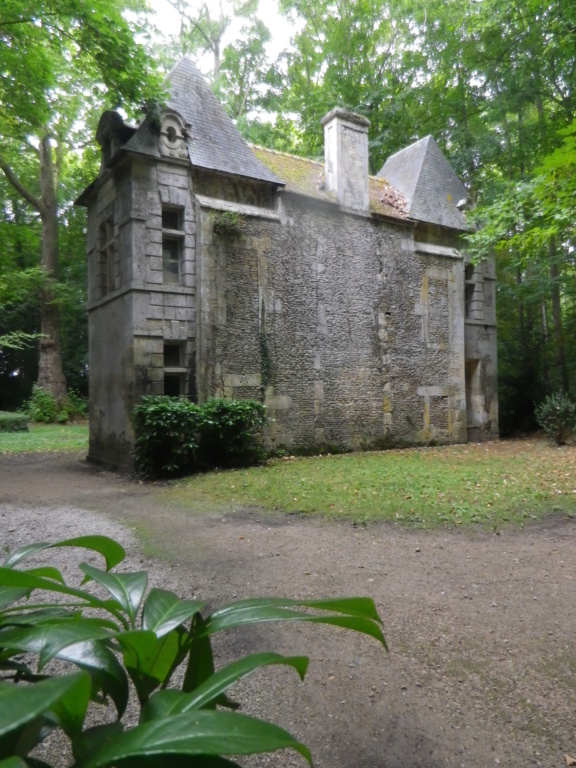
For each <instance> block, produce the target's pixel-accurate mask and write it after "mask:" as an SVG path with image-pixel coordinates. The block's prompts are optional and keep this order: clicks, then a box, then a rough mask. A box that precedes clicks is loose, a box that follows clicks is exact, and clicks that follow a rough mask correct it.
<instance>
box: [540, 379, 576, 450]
mask: <svg viewBox="0 0 576 768" xmlns="http://www.w3.org/2000/svg"><path fill="white" fill-rule="evenodd" d="M534 414H535V416H536V421H537V422H538V424H539V425H540V426H541V427H542V429H543V430H544V433H545V434H546V436H547V437H548V438H550V440H553V441H554V442H555V443H556V444H557V445H565V444H566V443H567V442H568V441H569V440H571V439H572V438H573V437H574V433H575V431H576V403H574V402H572V400H571V399H570V398H569V397H568V395H564V394H561V393H560V392H557V393H556V394H553V395H549V396H548V397H547V398H546V399H545V400H544V401H543V402H542V403H540V405H537V406H536V408H535V410H534Z"/></svg>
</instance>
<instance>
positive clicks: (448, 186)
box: [378, 136, 468, 230]
mask: <svg viewBox="0 0 576 768" xmlns="http://www.w3.org/2000/svg"><path fill="white" fill-rule="evenodd" d="M378 176H380V177H381V178H384V179H386V180H387V181H388V182H389V183H390V184H391V185H392V186H393V187H395V188H396V189H397V190H398V191H399V192H401V193H402V195H403V196H404V199H405V200H406V205H407V209H408V215H409V216H410V218H411V219H416V220H417V221H423V222H428V223H431V224H440V225H441V226H444V227H450V228H452V229H461V230H467V229H468V225H467V223H466V217H465V216H464V214H463V213H462V211H460V210H459V209H458V208H457V207H456V204H457V203H459V202H460V201H463V200H465V199H467V197H468V192H467V190H466V187H465V186H464V184H463V183H462V182H461V181H460V179H459V178H458V176H457V175H456V173H455V172H454V169H453V168H452V166H451V165H450V163H449V162H448V161H447V160H446V158H445V157H444V154H443V153H442V150H441V149H440V147H439V146H438V144H437V143H436V142H435V141H434V139H433V138H432V136H426V137H425V138H424V139H420V141H416V142H415V143H414V144H411V145H410V146H409V147H406V149H402V150H400V152H396V154H395V155H392V156H391V157H389V158H388V160H386V162H385V163H384V165H383V166H382V168H381V169H380V171H379V172H378Z"/></svg>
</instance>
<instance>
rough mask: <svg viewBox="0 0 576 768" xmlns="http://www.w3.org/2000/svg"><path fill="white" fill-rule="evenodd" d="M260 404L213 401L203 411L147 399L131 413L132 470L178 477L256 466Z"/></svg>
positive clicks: (181, 401) (174, 400) (179, 401)
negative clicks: (132, 435) (133, 438)
mask: <svg viewBox="0 0 576 768" xmlns="http://www.w3.org/2000/svg"><path fill="white" fill-rule="evenodd" d="M265 422H266V416H265V409H264V406H263V405H262V403H258V402H256V401H255V400H226V399H219V398H214V399H212V400H208V401H207V402H205V403H203V404H202V405H196V404H195V403H191V402H189V401H188V400H186V399H185V398H182V397H168V396H167V395H149V396H146V397H143V398H142V402H141V403H140V405H138V406H136V408H135V409H134V432H135V437H136V440H135V451H134V463H135V467H136V470H137V471H138V472H140V473H141V474H143V475H146V476H148V477H177V476H179V475H186V474H192V473H193V472H198V471H200V470H203V469H209V468H210V467H232V466H243V465H248V464H254V463H257V462H258V461H260V460H261V459H262V458H263V457H264V455H265V452H264V449H263V448H262V445H261V439H260V437H261V430H262V427H263V426H264V424H265Z"/></svg>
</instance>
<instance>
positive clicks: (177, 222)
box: [162, 208, 182, 229]
mask: <svg viewBox="0 0 576 768" xmlns="http://www.w3.org/2000/svg"><path fill="white" fill-rule="evenodd" d="M181 213H182V212H181V210H179V209H178V208H162V229H182V223H181Z"/></svg>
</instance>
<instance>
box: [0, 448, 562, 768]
mask: <svg viewBox="0 0 576 768" xmlns="http://www.w3.org/2000/svg"><path fill="white" fill-rule="evenodd" d="M80 533H103V534H108V535H110V536H113V537H114V538H116V539H118V540H119V541H120V542H121V543H122V544H123V545H124V546H125V547H126V549H127V551H128V553H129V557H128V559H127V561H126V564H127V566H128V567H129V568H130V569H142V568H143V567H145V568H147V569H149V571H150V577H151V582H152V584H153V585H157V586H160V585H163V586H166V587H168V588H170V589H173V590H174V591H176V592H177V593H178V594H180V595H181V596H183V597H190V596H193V595H194V596H196V597H199V598H202V599H204V600H206V601H207V602H208V603H209V604H210V605H211V606H216V605H218V604H221V603H223V602H226V601H229V600H231V599H234V598H243V597H249V596H255V595H288V596H293V597H312V596H314V597H329V596H334V595H371V596H372V597H373V598H374V600H375V602H376V605H377V607H378V610H379V611H380V613H381V615H382V617H383V619H384V631H385V635H386V638H387V640H388V644H389V647H390V651H389V653H388V654H386V653H385V652H384V651H383V650H382V649H381V648H380V647H379V646H378V644H377V643H376V642H375V641H370V640H369V639H367V638H364V637H360V636H357V635H355V634H353V633H346V632H344V631H341V630H329V629H327V628H319V627H314V626H299V625H297V624H293V625H289V626H284V627H278V626H272V625H266V626H259V627H257V628H253V629H250V630H246V631H243V632H235V633H231V634H230V635H228V636H226V637H225V638H222V639H221V640H220V641H219V642H218V645H217V653H218V658H217V661H218V663H222V662H224V661H226V660H227V659H229V658H232V657H234V656H235V655H238V654H242V653H247V652H253V651H255V650H275V651H279V652H282V653H288V654H300V653H306V654H307V655H309V656H310V659H311V664H310V669H309V673H308V676H307V678H306V681H305V682H304V683H303V684H301V683H299V682H298V679H297V676H296V675H295V673H293V672H292V673H291V672H290V671H289V670H274V669H268V670H266V671H265V672H263V673H262V674H258V675H255V676H254V677H252V678H250V679H249V680H248V681H245V682H243V683H242V684H241V686H238V687H237V688H236V689H235V691H234V694H235V697H236V698H237V699H238V700H240V701H242V702H243V711H245V712H247V713H253V714H258V715H261V716H264V717H266V718H267V719H270V720H274V721H276V722H278V723H279V724H281V725H283V726H284V727H286V728H288V730H290V731H292V732H293V733H294V735H295V736H297V737H299V738H300V739H301V740H302V741H304V742H305V743H306V744H308V745H309V746H310V748H311V749H312V753H313V755H314V758H315V765H316V766H317V768H407V767H409V766H414V767H416V768H418V767H421V768H440V766H449V767H450V768H461V767H462V766H465V768H487V766H494V765H502V766H521V765H535V766H545V767H546V768H555V767H558V768H560V766H563V765H566V760H565V758H564V755H572V756H576V648H575V638H576V631H575V630H576V611H575V607H576V568H575V548H574V544H575V541H576V523H575V522H574V521H573V520H572V521H569V520H562V519H556V520H555V521H552V522H550V523H548V524H546V525H538V526H534V527H530V528H526V529H524V530H521V531H514V532H506V531H504V532H502V534H501V535H492V534H486V533H462V532H460V531H456V532H453V531H444V532H435V533H422V532H414V531H406V530H404V529H402V528H400V527H397V526H394V525H390V524H381V525H370V526H368V527H366V528H364V527H353V526H351V525H346V524H341V523H325V522H320V521H311V520H304V519H301V518H297V517H296V518H295V517H291V516H284V515H274V516H266V517H264V516H263V515H262V513H261V512H259V511H258V510H250V509H245V508H244V509H236V510H228V511H227V512H226V513H223V512H222V510H202V512H201V513H199V512H198V513H195V514H194V513H190V512H189V511H186V510H184V509H183V508H182V507H179V506H177V505H175V503H174V502H171V501H170V500H169V494H167V492H166V489H163V488H162V487H159V486H154V485H147V484H142V483H138V482H133V481H130V480H128V479H126V478H123V477H121V476H119V475H116V474H114V473H110V472H105V471H102V470H99V469H98V468H96V467H93V466H91V465H90V464H87V463H86V462H85V461H83V460H82V457H81V456H78V455H72V454H63V455H55V454H53V455H48V456H47V455H37V456H34V455H27V456H0V542H1V543H2V545H4V546H5V545H9V546H10V547H16V546H19V545H21V544H23V543H28V542H30V541H41V540H56V539H58V538H63V537H68V536H72V535H78V534H80ZM68 557H71V555H70V556H68ZM51 558H52V555H51ZM52 562H53V560H52ZM56 564H59V565H60V566H61V567H66V568H67V569H68V570H67V573H69V572H70V570H71V569H72V568H73V563H72V562H60V563H56ZM59 764H60V765H66V764H67V760H66V757H65V755H64V754H63V755H62V758H61V762H60V763H59ZM243 764H245V765H246V766H265V765H270V766H300V765H303V762H302V761H301V760H300V758H299V757H298V756H297V755H296V754H293V753H290V752H287V753H282V754H275V755H269V756H263V757H254V758H250V759H248V760H245V761H243Z"/></svg>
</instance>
